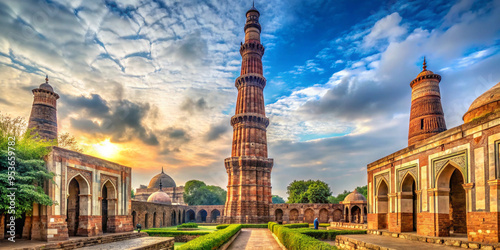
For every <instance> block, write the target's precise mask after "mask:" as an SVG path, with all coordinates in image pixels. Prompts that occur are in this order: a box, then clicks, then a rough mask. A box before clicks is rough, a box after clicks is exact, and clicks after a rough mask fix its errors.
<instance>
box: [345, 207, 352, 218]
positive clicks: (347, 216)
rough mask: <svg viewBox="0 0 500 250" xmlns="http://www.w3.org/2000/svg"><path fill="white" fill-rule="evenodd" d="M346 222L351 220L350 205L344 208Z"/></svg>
mask: <svg viewBox="0 0 500 250" xmlns="http://www.w3.org/2000/svg"><path fill="white" fill-rule="evenodd" d="M344 222H351V220H350V218H349V207H347V206H346V207H345V208H344Z"/></svg>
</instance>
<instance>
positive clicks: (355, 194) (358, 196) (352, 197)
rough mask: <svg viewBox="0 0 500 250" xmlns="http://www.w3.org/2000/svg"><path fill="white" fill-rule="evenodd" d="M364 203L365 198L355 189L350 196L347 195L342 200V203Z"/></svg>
mask: <svg viewBox="0 0 500 250" xmlns="http://www.w3.org/2000/svg"><path fill="white" fill-rule="evenodd" d="M357 201H358V202H359V201H361V202H366V198H365V197H364V196H363V195H362V194H360V193H358V191H357V190H356V189H354V191H353V192H352V193H350V194H348V195H347V196H346V197H345V198H344V203H345V202H357Z"/></svg>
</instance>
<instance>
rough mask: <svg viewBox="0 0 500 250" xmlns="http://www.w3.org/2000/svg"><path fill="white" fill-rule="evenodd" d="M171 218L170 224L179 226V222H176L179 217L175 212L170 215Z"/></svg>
mask: <svg viewBox="0 0 500 250" xmlns="http://www.w3.org/2000/svg"><path fill="white" fill-rule="evenodd" d="M170 217H171V221H170V222H171V223H172V225H171V226H175V225H177V221H176V220H175V219H176V218H177V216H176V214H175V210H173V211H172V214H171V215H170Z"/></svg>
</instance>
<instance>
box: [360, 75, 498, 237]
mask: <svg viewBox="0 0 500 250" xmlns="http://www.w3.org/2000/svg"><path fill="white" fill-rule="evenodd" d="M428 75H430V78H429V79H431V80H432V79H435V76H433V74H425V75H424V76H422V77H423V79H424V80H425V79H428V78H426V77H427V76H428ZM438 80H439V79H437V78H436V79H435V80H433V81H434V82H435V84H437V83H438ZM417 81H419V80H417ZM499 86H500V83H499V84H497V85H496V86H495V87H493V88H492V89H490V90H489V91H487V92H486V93H485V94H483V95H482V97H480V98H478V100H476V101H475V102H474V103H473V105H472V106H471V108H470V109H469V111H468V112H469V113H468V116H467V117H466V119H467V120H466V123H465V124H463V125H460V126H458V127H455V128H452V129H449V130H446V131H443V132H440V133H436V134H434V135H433V136H429V137H428V138H424V139H419V140H418V141H416V142H415V143H409V144H410V146H409V147H407V148H404V149H402V150H400V151H397V152H395V153H393V154H391V155H388V156H386V157H384V158H382V159H380V160H377V161H375V162H373V163H370V164H368V228H369V229H386V230H388V231H390V232H411V231H416V232H417V234H418V235H424V236H440V237H446V236H454V235H456V234H460V233H463V234H467V237H468V239H469V240H470V241H479V242H488V243H492V242H499V240H500V217H499V216H498V215H499V212H500V211H499V210H500V203H499V202H500V199H499V198H500V192H499V191H498V190H499V189H500V176H499V173H500V171H499V162H500V157H499V150H498V148H499V147H498V145H499V144H500V126H499V125H500V112H498V111H499V110H500V106H495V107H492V103H499V100H500V88H499ZM429 91H430V90H429ZM492 98H493V99H492ZM495 98H496V99H495ZM499 105H500V104H499ZM412 106H413V104H412ZM484 107H486V108H484ZM471 110H473V111H477V110H487V111H488V113H485V112H486V111H484V112H479V111H478V112H471ZM492 110H493V111H495V112H490V111H492ZM412 111H413V108H412ZM438 113H439V112H438ZM474 114H476V115H477V116H473V115H474ZM464 119H465V118H464ZM467 121H468V122H467ZM438 125H439V124H438ZM438 127H439V126H438ZM410 130H411V125H410Z"/></svg>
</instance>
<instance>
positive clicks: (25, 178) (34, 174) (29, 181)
mask: <svg viewBox="0 0 500 250" xmlns="http://www.w3.org/2000/svg"><path fill="white" fill-rule="evenodd" d="M25 128H26V122H25V121H24V119H22V118H20V117H17V118H11V117H9V116H4V115H2V114H0V194H2V195H0V214H2V213H5V214H12V212H14V210H15V216H16V218H20V217H21V216H22V214H23V213H27V214H31V212H32V211H33V203H37V204H41V205H44V206H51V205H53V204H54V202H53V201H52V200H51V199H50V197H49V196H48V195H47V194H45V191H44V189H43V188H44V186H45V185H46V184H47V183H49V181H52V178H53V176H54V174H53V173H50V172H49V171H48V170H47V168H46V167H45V162H44V161H43V157H44V156H46V155H47V154H48V153H49V152H50V146H54V145H55V141H46V140H40V139H37V138H38V135H37V134H34V133H32V132H33V131H31V130H28V131H26V129H25ZM11 194H12V195H11ZM10 195H11V196H10ZM11 197H14V200H15V209H12V208H13V207H11Z"/></svg>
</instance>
